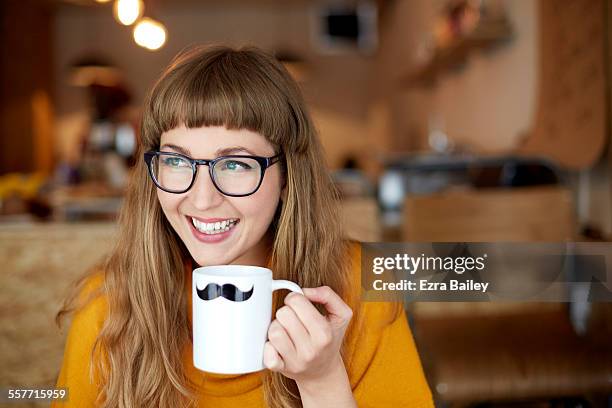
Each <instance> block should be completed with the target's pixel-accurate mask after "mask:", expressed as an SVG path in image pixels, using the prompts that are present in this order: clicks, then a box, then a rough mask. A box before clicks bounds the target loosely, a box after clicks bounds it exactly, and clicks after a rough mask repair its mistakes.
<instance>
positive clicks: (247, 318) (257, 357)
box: [192, 265, 302, 374]
mask: <svg viewBox="0 0 612 408" xmlns="http://www.w3.org/2000/svg"><path fill="white" fill-rule="evenodd" d="M277 289H289V290H291V291H293V292H298V293H302V290H301V289H300V287H299V286H298V285H297V284H295V283H293V282H290V281H286V280H273V279H272V271H271V270H270V269H267V268H262V267H259V266H247V265H218V266H204V267H200V268H197V269H195V270H194V271H193V279H192V306H193V365H194V366H195V367H196V368H198V369H200V370H202V371H207V372H211V373H219V374H243V373H250V372H254V371H259V370H263V369H264V365H263V350H264V345H265V343H266V339H267V335H268V328H269V326H270V323H271V321H272V292H274V291H275V290H277Z"/></svg>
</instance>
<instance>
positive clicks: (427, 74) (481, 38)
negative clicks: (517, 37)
mask: <svg viewBox="0 0 612 408" xmlns="http://www.w3.org/2000/svg"><path fill="white" fill-rule="evenodd" d="M512 36H513V30H512V27H511V26H510V23H509V22H508V20H506V19H498V20H490V21H486V22H481V23H480V24H479V25H478V26H477V27H476V28H475V29H474V30H473V31H472V32H470V33H469V34H467V35H465V36H464V37H461V38H458V39H456V40H454V41H453V42H451V43H450V44H449V45H448V46H445V47H439V48H437V49H436V50H435V51H434V53H433V56H432V57H431V59H430V60H429V61H428V62H426V63H425V64H424V65H422V66H421V67H419V68H418V69H416V70H415V71H414V72H412V73H411V74H409V75H407V76H406V77H404V78H402V81H401V82H402V85H404V86H407V87H418V86H421V87H427V86H433V85H434V84H435V82H436V80H437V78H438V77H439V76H440V75H441V74H443V73H445V72H448V71H450V70H452V69H456V68H458V67H461V66H463V65H464V64H465V63H466V61H467V59H468V57H469V55H470V54H472V53H474V52H478V51H486V50H490V49H492V48H495V47H497V46H499V45H502V44H504V43H507V42H509V41H510V40H511V39H512Z"/></svg>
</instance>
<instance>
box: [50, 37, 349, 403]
mask: <svg viewBox="0 0 612 408" xmlns="http://www.w3.org/2000/svg"><path fill="white" fill-rule="evenodd" d="M182 124H184V125H185V126H187V127H201V126H225V127H227V128H228V129H241V128H246V129H249V130H252V131H255V132H258V133H260V134H261V135H263V136H264V137H266V139H267V140H268V141H269V142H270V143H272V145H273V146H275V147H277V148H279V149H281V150H282V151H283V152H284V154H285V155H284V159H283V163H282V169H283V175H284V181H285V183H286V195H285V196H284V197H282V202H281V205H280V207H279V208H278V209H277V212H276V215H275V218H274V220H273V222H272V224H271V231H272V234H273V245H272V248H271V252H270V265H271V269H272V270H273V271H274V275H275V279H289V280H292V281H295V282H297V283H298V284H299V285H300V286H302V287H317V286H321V285H328V286H330V287H331V288H332V289H333V290H334V291H336V292H337V293H339V294H340V295H341V296H343V297H345V296H348V291H349V283H348V274H349V273H350V272H349V270H348V269H349V266H348V264H349V263H348V262H347V254H348V252H347V249H348V247H347V241H346V240H345V239H343V236H342V230H341V226H340V221H339V220H340V217H339V216H338V213H337V199H338V195H337V192H336V190H335V189H334V186H333V184H332V183H331V179H330V177H329V174H328V172H327V169H326V167H325V160H324V156H323V150H322V147H321V145H320V142H319V141H318V138H317V135H316V131H315V128H314V126H313V123H312V120H311V118H310V116H309V114H308V112H307V110H306V105H305V102H304V100H303V98H302V96H301V92H300V89H299V87H298V85H297V84H296V83H295V81H294V80H293V79H292V78H291V77H290V75H289V74H288V72H287V71H286V70H285V68H284V67H283V66H282V65H281V64H280V63H279V62H278V61H277V60H276V59H275V58H274V57H273V56H271V55H269V54H267V53H266V52H264V51H262V50H260V49H258V48H255V47H243V48H238V49H234V48H229V47H225V46H208V47H199V48H193V49H191V50H188V51H185V52H183V53H181V54H179V55H178V56H177V57H176V58H175V59H174V60H173V62H172V63H171V64H170V65H169V67H168V68H167V69H166V70H165V72H164V73H163V74H162V76H161V77H160V79H159V80H158V81H157V83H156V84H155V86H154V87H153V89H152V90H151V92H150V94H149V96H148V98H147V100H146V102H145V105H144V110H143V116H142V122H141V140H140V143H139V154H138V161H137V163H136V166H135V168H134V170H133V174H132V177H131V179H130V183H129V186H128V190H127V194H126V198H125V202H124V205H123V207H122V210H121V214H120V216H119V238H118V240H117V242H116V245H115V247H114V249H113V250H112V251H111V253H110V254H109V255H108V257H106V258H105V260H104V261H103V262H102V263H101V264H100V265H98V267H97V268H94V269H92V270H91V271H90V272H88V275H85V276H84V277H82V278H81V279H80V280H79V281H77V282H76V283H75V285H74V286H73V290H72V294H71V296H69V297H67V298H66V300H65V302H64V304H63V306H62V308H61V310H60V311H59V312H58V314H57V317H56V320H57V322H58V325H61V318H62V316H64V315H65V314H68V313H71V312H73V311H75V310H77V309H78V308H79V307H82V305H80V306H78V305H76V299H77V298H78V296H77V295H78V293H80V292H81V291H82V290H83V286H84V285H85V284H86V282H87V278H88V276H90V275H92V274H93V273H94V272H95V271H96V270H100V269H101V270H102V271H103V273H104V281H103V285H102V286H101V288H100V291H101V293H102V294H103V295H105V296H106V298H107V301H108V316H107V318H106V320H105V322H104V324H103V327H102V329H101V331H100V333H99V335H98V337H97V340H96V343H95V346H94V350H98V351H99V350H104V353H105V358H97V359H96V358H94V353H93V351H92V358H91V367H92V370H93V369H94V368H95V370H97V371H98V372H99V374H100V378H101V389H100V394H99V403H100V404H101V406H103V407H111V406H112V407H141V406H156V407H171V406H172V407H176V406H177V405H178V406H193V405H195V396H196V393H197V391H196V388H195V387H194V385H193V384H191V383H190V381H189V380H188V378H187V376H186V374H185V370H184V367H183V364H182V360H181V354H182V352H183V348H184V347H185V346H186V345H187V344H188V342H190V341H191V328H190V326H189V320H188V314H187V299H186V294H185V291H184V284H185V281H184V280H185V277H184V263H185V261H186V259H190V254H189V253H188V251H187V249H186V247H185V246H184V244H183V243H182V241H181V240H180V238H179V237H178V235H177V234H176V232H175V231H174V229H173V228H172V226H171V225H170V223H169V222H168V221H167V219H166V218H165V216H164V214H163V212H162V210H161V207H160V204H159V202H158V200H157V196H156V190H155V186H154V185H153V183H152V182H151V180H150V179H149V176H148V174H147V171H146V166H145V164H144V160H143V152H144V151H147V150H150V149H158V148H159V142H160V136H161V134H162V133H163V132H165V131H168V130H170V129H173V128H175V127H177V126H180V125H182ZM281 305H282V299H281V298H280V297H275V299H274V310H276V309H278V308H279V307H280V306H281ZM354 319H355V316H354V318H353V320H354ZM346 337H347V336H345V338H346ZM344 349H345V346H343V350H342V351H343V353H344ZM90 375H93V374H90ZM263 390H264V397H265V400H266V402H267V404H268V405H269V406H270V407H273V408H276V407H278V408H280V407H300V406H301V402H300V399H299V392H298V389H297V386H296V384H295V381H293V380H291V379H289V378H287V377H285V376H283V375H281V374H279V373H273V372H270V371H267V370H266V371H265V375H264V377H263ZM177 401H180V403H178V402H177Z"/></svg>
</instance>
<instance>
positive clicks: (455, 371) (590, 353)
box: [403, 187, 612, 406]
mask: <svg viewBox="0 0 612 408" xmlns="http://www.w3.org/2000/svg"><path fill="white" fill-rule="evenodd" d="M574 219H575V217H574V209H573V204H572V196H571V193H570V192H569V191H568V190H566V189H563V188H559V187H529V188H517V189H485V190H465V191H449V192H442V193H437V194H432V195H427V196H416V197H409V198H408V199H407V200H406V201H405V206H404V222H403V240H404V241H406V242H410V241H414V242H492V241H514V242H537V241H548V242H559V241H566V240H574V239H575V230H576V228H575V221H574ZM410 315H411V317H412V319H413V324H414V333H415V338H416V341H417V344H418V346H419V349H420V351H421V355H422V359H423V365H424V367H425V371H426V373H427V376H428V379H429V381H430V384H431V387H432V390H433V391H434V395H435V396H436V398H437V400H439V401H440V402H442V403H446V404H449V405H456V406H461V405H470V404H474V403H478V402H492V401H498V402H499V401H516V400H525V399H540V398H543V399H549V398H559V397H566V396H567V397H569V396H590V395H592V394H593V395H596V394H598V393H602V394H605V393H610V392H612V382H611V381H610V379H611V378H612V347H610V346H609V345H607V344H604V343H603V342H601V341H598V342H596V341H590V339H591V337H580V336H578V335H577V334H576V333H575V331H574V329H573V327H572V324H571V322H570V319H569V315H568V307H567V304H566V303H533V302H514V303H494V302H490V303H479V302H473V303H459V302H416V303H413V304H412V305H410ZM596 337H597V336H595V337H593V338H596Z"/></svg>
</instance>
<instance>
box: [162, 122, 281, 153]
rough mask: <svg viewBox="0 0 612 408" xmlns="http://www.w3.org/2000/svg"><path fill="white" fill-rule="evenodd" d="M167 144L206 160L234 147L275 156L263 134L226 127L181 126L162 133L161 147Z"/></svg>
mask: <svg viewBox="0 0 612 408" xmlns="http://www.w3.org/2000/svg"><path fill="white" fill-rule="evenodd" d="M167 143H168V144H173V145H177V146H180V147H182V148H183V149H185V150H187V151H189V152H190V153H191V154H192V156H193V157H196V158H206V157H209V156H212V155H214V154H216V152H217V151H218V150H221V149H226V148H233V147H243V148H245V149H247V150H249V151H251V152H252V153H253V154H256V155H262V156H268V155H273V154H274V148H273V146H272V144H271V143H270V142H269V141H268V140H267V139H266V138H265V137H264V136H262V135H261V134H259V133H257V132H253V131H251V130H248V129H227V128H225V127H224V126H203V127H199V128H187V127H185V126H180V127H177V128H174V129H171V130H169V131H167V132H164V133H162V135H161V140H160V146H163V145H164V144H167Z"/></svg>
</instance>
